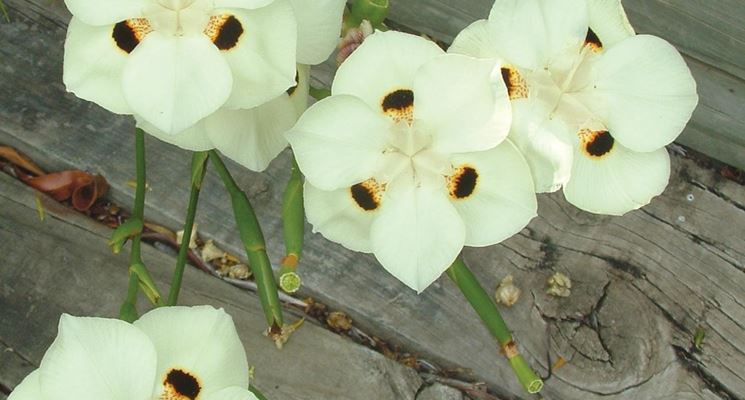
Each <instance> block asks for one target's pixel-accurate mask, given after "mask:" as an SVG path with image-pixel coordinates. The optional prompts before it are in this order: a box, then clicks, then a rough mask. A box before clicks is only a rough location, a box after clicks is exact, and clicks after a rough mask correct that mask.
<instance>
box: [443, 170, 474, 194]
mask: <svg viewBox="0 0 745 400" xmlns="http://www.w3.org/2000/svg"><path fill="white" fill-rule="evenodd" d="M478 181H479V173H478V172H477V171H476V169H474V168H472V167H460V168H458V169H457V170H456V173H455V175H453V176H451V177H450V184H449V187H450V196H451V197H453V198H456V199H465V198H468V197H470V196H471V195H472V194H473V192H474V191H476V185H478Z"/></svg>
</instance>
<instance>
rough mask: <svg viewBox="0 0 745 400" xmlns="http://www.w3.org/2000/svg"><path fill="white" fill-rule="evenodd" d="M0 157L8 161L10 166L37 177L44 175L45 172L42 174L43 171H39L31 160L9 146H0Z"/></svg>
mask: <svg viewBox="0 0 745 400" xmlns="http://www.w3.org/2000/svg"><path fill="white" fill-rule="evenodd" d="M0 157H2V158H4V159H6V160H8V161H10V163H11V164H14V165H16V166H18V167H21V168H23V169H25V170H26V171H28V172H31V173H32V174H34V175H37V176H38V175H45V174H46V172H44V170H43V169H41V168H40V167H39V166H38V165H36V164H35V163H34V162H33V161H31V159H29V158H28V157H26V156H25V155H23V154H21V153H20V152H19V151H18V150H16V149H14V148H12V147H10V146H0Z"/></svg>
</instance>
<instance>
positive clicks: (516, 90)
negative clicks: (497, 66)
mask: <svg viewBox="0 0 745 400" xmlns="http://www.w3.org/2000/svg"><path fill="white" fill-rule="evenodd" d="M502 80H504V84H505V85H506V86H507V93H508V94H509V95H510V100H516V99H527V98H528V94H529V90H528V82H527V81H526V80H525V78H523V76H522V75H521V74H520V72H519V71H518V70H517V69H516V68H514V67H511V66H509V65H505V66H503V67H502Z"/></svg>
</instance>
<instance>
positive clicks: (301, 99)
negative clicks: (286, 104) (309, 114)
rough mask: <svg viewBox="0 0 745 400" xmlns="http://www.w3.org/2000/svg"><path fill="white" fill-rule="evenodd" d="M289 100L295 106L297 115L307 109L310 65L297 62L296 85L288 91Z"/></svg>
mask: <svg viewBox="0 0 745 400" xmlns="http://www.w3.org/2000/svg"><path fill="white" fill-rule="evenodd" d="M288 93H290V100H292V105H293V106H294V107H295V112H296V114H297V117H298V118H300V116H301V115H303V113H304V112H305V110H307V109H308V98H309V97H310V66H308V65H303V64H298V66H297V86H296V87H295V89H293V90H291V91H288Z"/></svg>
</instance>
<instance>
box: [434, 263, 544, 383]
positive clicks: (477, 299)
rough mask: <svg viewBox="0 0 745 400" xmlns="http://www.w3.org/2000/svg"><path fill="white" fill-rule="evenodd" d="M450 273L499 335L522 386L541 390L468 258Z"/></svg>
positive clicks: (494, 332) (497, 337) (490, 328)
mask: <svg viewBox="0 0 745 400" xmlns="http://www.w3.org/2000/svg"><path fill="white" fill-rule="evenodd" d="M447 274H448V276H449V277H450V279H452V280H453V281H454V282H455V283H456V284H457V285H458V288H459V289H460V291H461V292H462V293H463V295H464V296H465V297H466V299H467V300H468V302H469V303H470V304H471V307H473V309H474V310H475V311H476V313H477V314H478V315H479V317H481V320H482V321H483V322H484V325H486V327H487V329H489V332H491V334H492V336H494V338H495V339H497V342H499V345H500V347H501V350H502V353H503V354H504V355H505V357H507V359H508V360H509V362H510V366H511V367H512V370H513V371H514V372H515V375H516V376H517V379H518V380H519V381H520V384H522V386H523V388H525V390H526V391H527V392H528V393H531V394H533V393H538V392H540V391H541V389H543V381H542V380H541V378H539V377H538V375H537V374H536V373H535V371H533V369H532V368H531V367H530V365H529V364H528V362H527V361H525V359H524V358H523V356H522V355H521V354H520V351H519V350H518V348H517V344H516V343H515V341H514V339H513V338H512V333H511V332H510V330H509V328H507V324H506V323H505V322H504V319H502V316H501V315H500V314H499V311H498V310H497V307H496V306H495V304H494V303H493V302H492V300H491V298H490V297H489V295H488V294H486V291H484V288H482V287H481V285H480V284H479V282H478V281H477V280H476V277H475V276H474V275H473V273H472V272H471V270H470V269H468V266H467V265H466V264H465V262H463V260H462V259H461V258H458V259H457V260H456V261H455V262H454V263H453V265H452V266H450V268H449V269H448V271H447Z"/></svg>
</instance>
